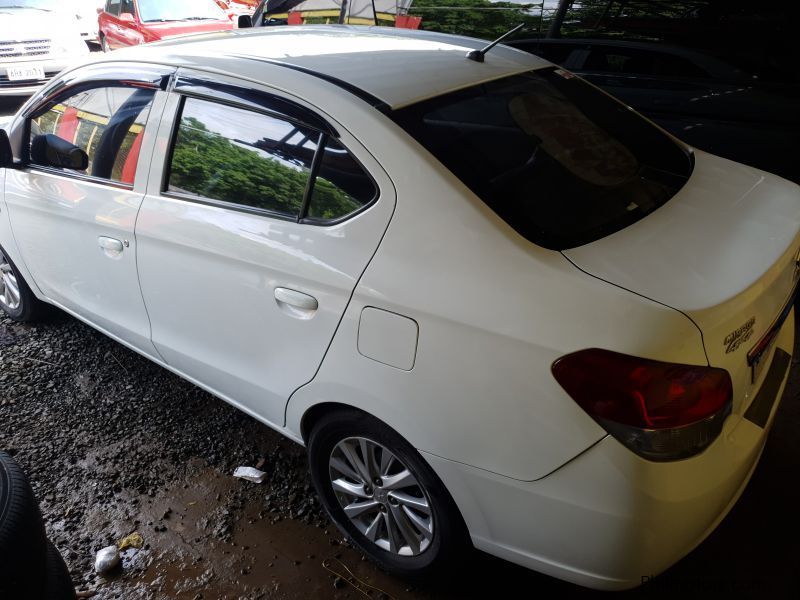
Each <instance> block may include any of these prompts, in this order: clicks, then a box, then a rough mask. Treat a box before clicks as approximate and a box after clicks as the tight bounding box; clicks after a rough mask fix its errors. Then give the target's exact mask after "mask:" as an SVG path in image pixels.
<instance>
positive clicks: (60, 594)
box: [42, 542, 76, 600]
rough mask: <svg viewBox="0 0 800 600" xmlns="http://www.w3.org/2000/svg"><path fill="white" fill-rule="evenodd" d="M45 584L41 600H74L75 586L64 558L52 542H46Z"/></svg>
mask: <svg viewBox="0 0 800 600" xmlns="http://www.w3.org/2000/svg"><path fill="white" fill-rule="evenodd" d="M45 568H46V575H45V586H44V594H43V595H42V600H75V598H76V596H75V586H74V585H72V578H71V577H70V575H69V569H68V568H67V565H66V563H65V562H64V559H63V558H62V557H61V554H60V553H59V552H58V549H57V548H56V547H55V546H54V545H53V543H52V542H47V564H46V567H45Z"/></svg>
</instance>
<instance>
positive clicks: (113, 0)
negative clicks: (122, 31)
mask: <svg viewBox="0 0 800 600" xmlns="http://www.w3.org/2000/svg"><path fill="white" fill-rule="evenodd" d="M119 5H120V0H108V2H107V3H106V12H107V13H108V14H110V15H114V16H119Z"/></svg>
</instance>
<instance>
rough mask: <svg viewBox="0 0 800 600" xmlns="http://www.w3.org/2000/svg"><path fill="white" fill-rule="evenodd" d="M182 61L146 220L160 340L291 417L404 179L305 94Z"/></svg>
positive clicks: (242, 402)
mask: <svg viewBox="0 0 800 600" xmlns="http://www.w3.org/2000/svg"><path fill="white" fill-rule="evenodd" d="M179 74H180V73H179ZM184 75H185V76H184V77H179V78H178V82H177V84H176V87H175V89H176V92H175V93H174V94H173V96H172V97H171V99H170V102H169V103H168V105H167V107H166V108H165V111H164V115H165V116H164V120H163V121H162V124H161V127H160V129H159V134H158V144H159V147H162V146H163V147H164V148H168V147H169V146H171V147H170V148H169V149H168V150H167V152H166V153H165V154H166V161H165V163H164V157H163V156H159V155H154V163H153V166H152V168H151V176H150V178H149V181H150V183H149V187H148V193H147V195H146V197H145V200H144V202H143V204H142V208H141V211H140V214H139V219H138V221H137V225H136V239H137V244H138V263H139V277H140V281H141V286H142V293H143V296H144V299H145V303H146V305H147V310H148V314H149V315H150V320H151V323H152V330H153V338H152V339H153V343H154V344H155V346H156V348H157V349H158V351H159V353H160V354H161V356H163V357H164V359H165V360H166V362H167V363H168V364H169V365H170V366H172V367H174V368H175V369H177V370H178V371H180V372H181V373H183V374H184V375H186V376H188V377H189V378H191V379H193V380H194V381H196V382H198V383H200V384H202V385H203V386H205V387H206V388H207V389H210V390H212V391H213V392H214V393H216V394H218V395H220V396H222V397H224V398H226V399H227V400H229V401H231V402H233V403H235V404H237V405H238V406H240V407H241V408H243V409H244V410H246V411H248V412H250V413H251V414H255V415H257V416H258V417H260V418H261V419H263V420H265V421H268V422H270V423H273V424H276V425H282V424H283V423H284V408H285V405H286V401H287V400H288V398H289V396H290V395H291V393H292V392H293V391H294V390H295V389H296V388H298V387H299V386H301V385H303V384H304V383H306V382H308V381H310V380H311V379H312V378H313V376H314V373H315V372H316V370H317V368H318V367H319V365H320V363H321V361H322V358H323V356H324V354H325V352H326V350H327V348H328V345H329V343H330V341H331V339H332V338H333V335H334V333H335V330H336V327H337V326H338V324H339V321H340V319H341V317H342V314H343V313H344V310H345V307H346V306H347V303H348V301H349V299H350V296H351V294H352V291H353V288H354V287H355V284H356V282H357V281H358V278H359V277H360V276H361V274H362V272H363V271H364V269H365V268H366V266H367V264H368V263H369V260H370V259H371V257H372V255H373V254H374V252H375V249H376V248H377V246H378V244H379V242H380V239H381V237H382V235H383V233H384V231H385V229H386V227H387V225H388V223H389V219H390V217H391V214H392V211H393V208H394V201H395V199H394V188H393V186H392V184H391V182H390V180H389V179H388V176H387V175H386V174H385V173H384V172H383V171H382V170H381V168H380V167H379V165H378V164H377V162H376V161H375V159H374V158H373V157H372V156H371V155H370V154H369V153H368V152H366V151H365V150H364V148H362V147H361V146H360V145H359V144H358V142H357V141H356V140H355V139H354V138H353V137H352V136H350V135H349V134H348V133H347V132H346V131H344V130H343V129H341V128H340V127H339V126H338V125H334V126H331V125H330V123H329V122H328V121H326V120H325V119H323V118H321V117H320V116H319V114H318V113H316V112H314V111H313V110H310V109H309V108H308V107H307V106H303V105H302V104H301V103H300V102H299V101H295V100H293V99H290V98H287V97H285V96H283V97H280V96H277V95H275V94H272V93H271V92H269V91H268V90H266V89H261V91H254V90H252V89H246V88H244V87H238V86H237V85H235V84H234V83H236V82H237V80H234V79H226V80H225V81H224V82H223V81H221V78H220V77H215V78H214V80H213V81H211V80H208V79H204V78H207V77H208V76H207V75H202V74H197V73H195V74H190V73H184ZM169 114H173V115H174V117H173V118H171V119H170V118H167V115H169ZM162 163H164V164H163V165H162ZM162 167H163V173H162V172H161V169H162Z"/></svg>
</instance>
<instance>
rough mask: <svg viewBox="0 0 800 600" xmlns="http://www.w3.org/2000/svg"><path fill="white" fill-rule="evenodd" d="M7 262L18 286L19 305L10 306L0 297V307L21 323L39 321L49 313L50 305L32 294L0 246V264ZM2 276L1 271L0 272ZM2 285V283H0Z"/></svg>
mask: <svg viewBox="0 0 800 600" xmlns="http://www.w3.org/2000/svg"><path fill="white" fill-rule="evenodd" d="M3 264H7V265H8V267H9V268H10V270H11V274H12V275H13V276H14V278H15V279H16V282H17V286H18V288H19V305H17V306H13V307H12V306H10V305H9V304H6V302H4V301H3V300H2V297H0V309H2V310H3V312H5V313H6V314H7V315H8V316H9V317H10V318H12V319H13V320H15V321H19V322H21V323H31V322H35V321H41V320H42V319H45V318H47V317H48V316H49V315H50V312H51V311H50V305H49V304H46V303H44V302H42V301H41V300H39V299H38V298H37V297H36V296H34V295H33V292H32V291H31V288H29V287H28V284H27V283H26V281H25V280H24V279H23V278H22V275H20V272H19V270H18V269H17V267H16V265H15V264H14V263H13V261H12V260H11V259H10V258H8V256H7V255H6V254H5V251H4V250H3V248H2V247H0V266H2V265H3ZM0 276H2V273H0ZM0 287H3V284H0Z"/></svg>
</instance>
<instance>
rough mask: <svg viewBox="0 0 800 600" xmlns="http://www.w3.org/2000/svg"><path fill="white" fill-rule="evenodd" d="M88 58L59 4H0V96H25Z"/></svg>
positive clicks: (2, 0) (71, 18)
mask: <svg viewBox="0 0 800 600" xmlns="http://www.w3.org/2000/svg"><path fill="white" fill-rule="evenodd" d="M87 54H89V48H88V47H87V46H86V43H85V42H84V41H83V39H82V37H81V34H80V32H79V29H78V24H77V19H76V17H75V13H74V11H73V10H71V9H70V8H69V7H65V5H64V3H63V2H59V0H0V96H27V95H30V94H32V93H33V92H35V91H36V90H37V89H38V88H39V87H40V86H41V85H42V84H43V83H45V82H46V81H48V80H49V79H50V78H52V77H53V75H55V74H56V73H58V72H59V71H61V70H62V69H63V68H64V67H66V66H67V65H68V64H70V63H72V62H74V61H75V60H80V59H82V58H83V57H85V56H86V55H87Z"/></svg>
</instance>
